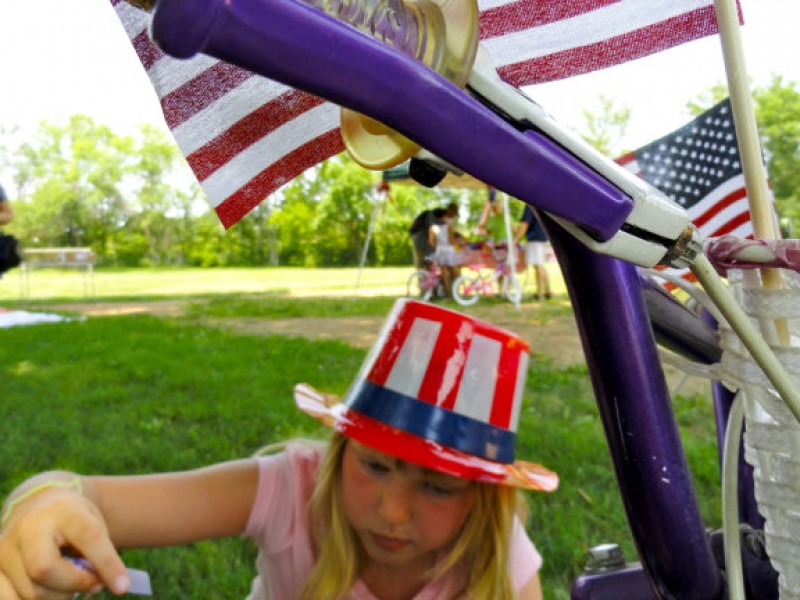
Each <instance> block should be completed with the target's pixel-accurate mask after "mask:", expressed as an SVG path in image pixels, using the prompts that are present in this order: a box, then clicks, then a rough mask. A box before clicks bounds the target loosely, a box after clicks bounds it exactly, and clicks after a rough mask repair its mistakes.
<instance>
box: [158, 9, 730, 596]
mask: <svg viewBox="0 0 800 600" xmlns="http://www.w3.org/2000/svg"><path fill="white" fill-rule="evenodd" d="M152 31H153V37H154V39H155V41H156V42H157V43H158V44H159V46H160V47H161V48H162V49H163V50H164V51H165V52H167V53H169V54H171V55H173V56H176V57H179V58H186V57H190V56H192V55H194V54H196V53H198V52H203V53H206V54H209V55H212V56H215V57H217V58H220V59H223V60H226V61H228V62H231V63H233V64H237V65H239V66H241V67H244V68H247V69H250V70H252V71H254V72H256V73H260V74H262V75H264V76H267V77H270V78H272V79H275V80H277V81H280V82H282V83H285V84H288V85H291V86H294V87H296V88H299V89H303V90H305V91H308V92H311V93H314V94H317V95H319V96H321V97H324V98H326V99H328V100H331V101H333V102H335V103H337V104H339V105H341V106H345V107H348V108H351V109H353V110H356V111H358V112H361V113H364V114H367V115H369V116H371V117H373V118H375V119H377V120H379V121H381V122H383V123H385V124H387V125H389V126H390V127H392V128H394V129H395V130H397V131H399V132H400V133H402V134H404V135H406V136H407V137H409V138H410V139H412V140H414V141H415V142H417V143H419V144H420V145H421V146H423V147H425V148H427V149H428V150H429V151H431V152H433V153H435V154H436V155H437V156H439V157H441V158H443V159H445V160H447V161H448V162H450V163H451V164H453V165H455V166H457V167H459V168H461V169H463V170H464V171H466V172H468V173H470V174H472V175H473V176H475V177H477V178H478V179H480V180H482V181H484V182H486V183H487V184H490V185H492V186H494V187H496V188H498V189H500V190H503V191H505V192H506V193H508V194H509V195H512V196H514V197H517V198H519V199H521V200H523V201H525V202H527V203H528V204H530V205H531V206H533V207H534V208H536V209H541V210H543V211H547V212H549V213H552V214H554V215H558V216H561V217H564V218H565V219H568V220H569V221H572V222H573V223H576V224H577V225H579V226H581V227H582V228H583V229H584V230H586V231H587V232H588V233H589V234H590V235H592V236H594V237H595V238H596V239H598V240H602V241H604V240H607V239H609V238H610V237H611V236H613V235H614V234H615V233H616V232H617V231H618V230H619V229H620V228H621V227H622V225H623V223H624V221H625V218H626V217H627V215H628V214H629V212H630V211H631V209H632V201H631V199H630V198H629V197H628V196H626V195H625V194H624V193H623V192H621V191H620V190H618V189H617V188H616V187H615V186H612V185H611V184H610V183H609V182H607V181H606V180H605V179H603V178H602V177H600V176H599V175H597V174H596V173H595V172H594V171H592V170H591V169H590V168H588V167H587V166H586V165H584V164H583V163H582V162H580V161H578V160H576V159H575V158H574V157H573V156H572V155H571V154H569V153H567V152H565V151H564V150H563V149H562V148H561V147H559V146H558V145H557V144H555V143H554V142H552V141H551V140H549V139H548V138H547V137H545V136H543V135H541V134H540V133H539V132H536V131H530V130H528V131H520V130H518V129H516V128H515V127H513V126H512V125H510V124H508V123H507V122H506V121H504V120H503V119H502V118H501V117H499V116H498V115H496V114H495V113H494V112H492V111H491V110H490V109H489V108H487V107H485V106H483V105H482V104H481V103H480V102H478V101H477V100H475V99H474V98H472V97H471V96H469V95H468V94H465V93H464V92H463V91H462V90H459V89H458V88H456V87H455V86H454V85H452V84H451V83H450V82H448V81H446V80H445V79H443V78H442V77H440V76H439V75H438V74H436V73H434V72H433V71H431V70H430V69H428V68H427V67H425V66H424V65H421V64H420V63H418V62H416V61H414V60H412V59H410V58H407V57H405V56H403V55H401V54H399V53H398V52H396V51H394V50H392V49H391V48H388V47H387V46H385V45H383V44H381V43H379V42H377V41H376V40H373V39H371V38H369V37H368V36H366V35H365V34H363V33H361V32H359V31H357V30H356V29H354V28H352V27H349V26H347V25H345V24H343V23H340V22H339V21H337V20H335V19H333V18H332V17H329V16H327V15H325V14H323V13H321V12H320V11H318V10H316V9H313V8H311V7H309V6H306V5H304V4H301V3H299V2H296V1H295V0H159V2H158V4H157V7H156V10H155V14H154V20H153V30H152ZM341 57H347V58H346V59H342V58H341ZM389 74H390V75H389ZM387 99H391V101H388V100H387ZM431 107H434V108H431ZM465 123H469V125H470V126H469V127H464V124H465ZM487 140H491V145H492V152H485V151H484V150H483V149H484V148H485V144H486V143H487ZM543 220H544V221H545V226H546V228H547V230H548V232H549V234H550V238H551V240H552V243H553V247H554V249H555V251H556V255H557V257H558V260H559V263H560V265H561V268H562V271H563V273H564V277H565V280H566V283H567V287H568V290H569V294H570V298H571V300H572V304H573V307H574V309H575V314H576V320H577V324H578V329H579V332H580V335H581V339H582V342H583V346H584V352H585V355H586V359H587V362H588V364H589V374H590V377H591V380H592V384H593V387H594V391H595V395H596V398H597V403H598V407H599V410H600V415H601V418H602V421H603V425H604V428H605V432H606V436H607V440H608V445H609V449H610V451H611V455H612V458H613V462H614V465H615V470H616V475H617V479H618V482H619V487H620V490H621V495H622V500H623V504H624V507H625V510H626V513H627V516H628V521H629V524H630V528H631V531H632V534H633V538H634V541H635V543H636V545H637V549H638V552H639V556H640V559H641V561H642V564H643V567H644V570H645V572H646V573H647V576H648V578H649V580H650V582H651V585H652V588H653V592H649V593H650V594H652V593H655V594H656V595H657V596H658V597H662V598H681V599H693V600H695V599H696V600H710V599H715V598H722V597H723V596H724V595H725V584H724V581H723V579H722V577H721V575H720V571H719V567H718V565H717V563H716V561H715V559H714V556H713V555H712V552H711V549H710V547H709V544H708V541H707V537H706V533H705V529H704V526H703V523H702V520H701V517H700V515H699V513H698V509H697V502H696V498H695V495H694V489H693V487H692V483H691V478H690V474H689V470H688V467H687V465H686V460H685V457H684V454H683V449H682V446H681V442H680V437H679V433H678V430H677V426H676V423H675V420H674V417H673V413H672V409H671V402H670V398H669V393H668V390H667V385H666V381H665V379H664V375H663V372H662V368H661V365H660V362H659V359H658V355H657V352H656V344H655V340H654V336H653V331H652V329H651V326H650V322H649V320H648V313H647V309H646V306H645V302H644V298H643V291H642V282H641V281H640V278H639V275H638V272H637V270H636V269H635V267H633V266H632V265H630V264H627V263H624V262H621V261H618V260H616V259H612V258H609V257H605V256H600V255H598V254H595V253H594V252H592V251H590V250H588V249H587V248H586V247H585V246H583V245H582V244H581V243H580V242H578V241H577V240H575V239H574V238H573V237H572V236H570V235H569V234H567V233H566V232H564V230H562V229H561V228H560V227H559V226H557V225H556V224H555V222H554V221H553V220H552V219H549V218H547V217H546V216H545V218H544V219H543ZM624 591H625V590H624V589H623V590H621V592H624ZM583 597H586V598H588V597H591V596H583ZM617 597H627V598H630V596H627V595H621V596H617ZM649 597H652V595H650V596H649Z"/></svg>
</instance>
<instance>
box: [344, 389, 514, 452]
mask: <svg viewBox="0 0 800 600" xmlns="http://www.w3.org/2000/svg"><path fill="white" fill-rule="evenodd" d="M347 405H348V407H349V408H350V409H352V410H355V411H358V412H360V413H361V414H363V415H366V416H367V417H370V418H372V419H375V420H376V421H380V422H382V423H385V424H386V425H390V426H392V427H394V428H396V429H400V430H402V431H405V432H407V433H411V434H413V435H416V436H418V437H421V438H423V439H426V440H429V441H431V442H436V443H438V444H442V445H444V446H448V447H450V448H453V449H455V450H460V451H461V452H465V453H467V454H473V455H475V456H479V457H481V458H485V459H486V460H492V461H495V462H501V463H513V462H514V440H515V437H516V436H515V435H514V433H513V432H512V431H509V430H507V429H502V428H500V427H495V426H494V425H490V424H488V423H483V422H481V421H478V420H476V419H473V418H471V417H467V416H464V415H460V414H458V413H456V412H453V411H451V410H448V409H445V408H441V407H439V406H435V405H433V404H429V403H427V402H423V401H422V400H417V399H416V398H412V397H410V396H406V395H405V394H401V393H400V392H396V391H394V390H390V389H388V388H385V387H382V386H379V385H376V384H374V383H372V382H370V381H366V380H364V381H362V382H361V383H360V384H359V385H357V386H356V387H355V388H354V389H353V390H351V392H350V394H349V398H348V400H347Z"/></svg>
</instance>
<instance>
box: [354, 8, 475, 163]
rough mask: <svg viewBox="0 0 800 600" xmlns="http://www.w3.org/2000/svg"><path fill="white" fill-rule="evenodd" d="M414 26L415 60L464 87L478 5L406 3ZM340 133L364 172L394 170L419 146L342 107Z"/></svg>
mask: <svg viewBox="0 0 800 600" xmlns="http://www.w3.org/2000/svg"><path fill="white" fill-rule="evenodd" d="M404 5H405V7H406V8H407V9H409V11H410V12H411V14H413V15H414V16H415V18H416V20H417V22H418V23H425V25H426V27H425V31H426V32H427V35H426V40H425V43H424V45H423V46H424V48H425V52H424V54H423V55H422V56H421V57H419V59H420V60H421V61H422V62H424V63H425V64H426V65H428V66H429V67H430V68H432V69H433V70H434V71H436V72H437V73H439V74H440V75H442V76H443V77H445V78H446V79H448V80H449V81H451V82H453V83H454V84H456V85H457V86H458V87H462V88H463V87H464V86H465V85H466V84H467V80H468V79H469V74H470V72H471V71H472V65H473V63H474V62H475V54H476V53H477V51H478V15H479V11H478V3H477V0H405V2H404ZM341 131H342V139H343V140H344V146H345V148H346V149H347V152H348V153H349V154H350V156H351V157H352V158H353V160H354V161H355V162H356V163H358V164H359V165H361V166H362V167H364V168H366V169H371V170H383V169H389V168H391V167H394V166H397V165H399V164H400V163H402V162H404V161H406V160H408V159H409V158H411V157H412V156H414V155H415V154H416V153H417V152H419V149H420V146H419V145H418V144H416V143H415V142H412V141H411V140H409V139H408V138H407V137H405V136H403V135H401V134H399V133H397V132H396V131H395V130H393V129H391V128H390V127H387V126H386V125H384V124H383V123H380V122H378V121H376V120H374V119H371V118H370V117H367V116H365V115H362V114H360V113H357V112H355V111H353V110H350V109H347V108H343V109H342V111H341Z"/></svg>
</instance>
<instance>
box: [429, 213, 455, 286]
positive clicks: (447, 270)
mask: <svg viewBox="0 0 800 600" xmlns="http://www.w3.org/2000/svg"><path fill="white" fill-rule="evenodd" d="M454 221H455V217H454V215H451V214H450V213H449V212H448V211H446V210H444V209H442V208H437V209H435V210H434V211H433V224H432V225H431V226H430V229H429V230H428V243H429V244H430V246H432V247H433V248H434V251H433V260H434V262H435V263H436V264H437V265H438V266H439V269H440V270H441V272H442V284H444V290H445V291H444V293H445V296H447V297H448V298H452V297H453V291H452V290H453V282H454V281H455V280H456V278H457V277H458V275H459V271H460V269H459V265H460V264H461V258H462V257H461V253H460V252H459V250H458V248H457V247H456V233H455V229H454Z"/></svg>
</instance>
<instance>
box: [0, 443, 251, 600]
mask: <svg viewBox="0 0 800 600" xmlns="http://www.w3.org/2000/svg"><path fill="white" fill-rule="evenodd" d="M257 486H258V467H257V464H256V461H255V460H254V459H249V460H241V461H234V462H229V463H223V464H220V465H216V466H212V467H206V468H203V469H197V470H194V471H186V472H181V473H168V474H161V475H144V476H129V477H79V476H77V475H75V474H72V473H66V472H52V473H45V474H41V475H38V476H36V477H33V478H31V479H30V480H28V481H26V482H24V483H23V484H22V485H20V486H19V487H18V488H17V489H16V490H15V491H14V492H13V493H12V494H11V496H10V497H9V500H8V501H7V503H6V508H5V510H4V512H3V515H4V517H5V516H7V518H5V519H4V520H5V523H4V528H3V532H2V534H0V590H3V589H5V587H8V586H10V587H12V588H13V589H14V590H15V591H16V592H17V593H18V594H19V596H21V597H25V598H27V597H38V595H41V594H40V593H38V592H37V590H46V591H48V592H65V593H66V592H75V591H83V592H85V591H90V590H92V589H93V588H95V587H96V586H98V585H101V584H104V585H107V586H109V587H110V588H111V589H112V591H114V592H116V593H121V592H124V591H125V590H126V589H127V585H128V582H127V579H126V572H125V569H124V565H123V564H122V561H121V560H120V558H119V555H118V554H117V551H116V548H130V547H152V546H167V545H174V544H181V543H187V542H192V541H199V540H203V539H208V538H215V537H221V536H226V535H234V534H239V533H242V532H243V531H244V529H245V526H246V524H247V520H248V517H249V514H250V510H251V507H252V504H253V499H254V498H255V493H256V488H257ZM64 551H67V552H69V553H75V554H78V555H81V556H83V557H84V558H85V559H86V560H87V561H88V562H89V563H90V564H91V565H92V568H93V569H94V571H95V573H91V572H89V571H86V570H84V569H81V568H79V567H76V566H75V565H73V564H70V563H68V562H67V561H65V560H63V559H62V557H61V555H62V552H64ZM4 586H5V587H4ZM3 597H5V596H3ZM10 597H12V598H13V597H15V596H10Z"/></svg>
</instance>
